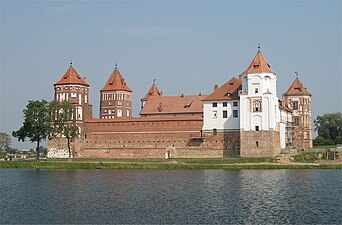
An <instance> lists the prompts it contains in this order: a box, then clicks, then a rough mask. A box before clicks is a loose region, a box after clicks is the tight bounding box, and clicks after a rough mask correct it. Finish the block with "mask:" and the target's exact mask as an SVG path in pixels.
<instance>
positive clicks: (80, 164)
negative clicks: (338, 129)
mask: <svg viewBox="0 0 342 225" xmlns="http://www.w3.org/2000/svg"><path fill="white" fill-rule="evenodd" d="M230 161H232V162H230ZM235 161H236V160H235ZM235 161H234V160H222V159H221V160H220V159H217V160H215V159H173V160H156V159H141V160H129V159H112V160H107V161H102V160H94V159H89V160H86V159H83V160H73V161H72V162H68V161H65V160H64V161H62V160H59V161H58V160H54V161H38V162H36V161H33V160H26V161H24V160H23V161H19V160H18V161H10V162H6V161H0V168H17V169H186V170H191V169H201V170H202V169H225V170H236V169H342V162H341V161H338V162H330V161H329V162H319V163H317V162H314V163H297V162H290V163H277V162H269V161H262V162H235ZM250 161H253V160H250Z"/></svg>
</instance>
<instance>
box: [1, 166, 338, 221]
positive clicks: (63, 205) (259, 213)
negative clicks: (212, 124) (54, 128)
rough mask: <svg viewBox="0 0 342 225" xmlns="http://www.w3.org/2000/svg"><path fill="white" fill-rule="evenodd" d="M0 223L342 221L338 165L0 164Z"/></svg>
mask: <svg viewBox="0 0 342 225" xmlns="http://www.w3.org/2000/svg"><path fill="white" fill-rule="evenodd" d="M0 178H1V181H0V191H1V202H0V203H1V205H0V207H1V209H0V215H1V223H5V224H8V223H26V224H27V223H34V224H36V223H40V224H48V223H59V224H67V223H73V224H80V223H82V224H84V223H87V224H99V223H101V224H103V223H111V224H113V223H125V224H127V223H135V224H151V223H154V224H156V223H158V224H160V223H177V224H179V223H182V224H184V223H195V224H198V223H201V224H208V223H216V224H237V223H240V224H265V223H270V224H303V223H310V224H312V223H313V224H341V223H342V222H341V220H342V171H341V170H42V169H37V170H34V169H0Z"/></svg>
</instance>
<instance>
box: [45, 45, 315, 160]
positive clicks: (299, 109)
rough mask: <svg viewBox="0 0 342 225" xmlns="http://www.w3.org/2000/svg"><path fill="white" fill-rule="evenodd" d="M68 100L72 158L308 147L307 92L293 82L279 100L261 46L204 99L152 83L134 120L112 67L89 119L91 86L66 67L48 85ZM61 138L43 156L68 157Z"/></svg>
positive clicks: (259, 153)
mask: <svg viewBox="0 0 342 225" xmlns="http://www.w3.org/2000/svg"><path fill="white" fill-rule="evenodd" d="M54 90H55V96H54V98H55V100H57V101H64V100H66V101H70V102H71V103H72V104H73V106H74V116H75V117H74V118H76V124H77V126H78V127H79V131H80V132H79V133H80V136H79V138H78V139H77V140H76V141H74V143H73V145H72V149H73V157H94V158H95V157H98V158H170V157H171V158H210V157H212V158H218V157H236V156H241V157H267V156H276V155H278V154H280V150H281V149H284V148H296V149H303V148H311V147H312V129H311V94H310V93H309V91H308V90H307V89H306V88H305V87H304V85H303V84H302V82H301V81H300V80H299V79H298V77H297V78H296V79H295V80H294V82H293V83H292V84H291V85H290V87H289V88H288V90H287V91H286V92H285V93H284V94H283V95H282V100H279V99H278V97H277V74H276V73H275V72H274V71H273V70H272V68H271V66H270V65H269V64H268V63H267V61H266V59H265V58H264V56H263V54H262V52H261V51H260V48H259V50H258V52H257V53H256V56H255V57H254V58H253V60H252V62H251V63H250V64H249V66H248V67H247V69H246V70H244V71H243V72H242V73H241V74H240V75H239V76H238V77H233V78H231V79H229V80H228V81H227V82H226V83H225V84H223V85H222V86H220V87H219V86H218V85H215V86H214V90H213V92H212V93H210V94H209V95H204V94H198V95H190V96H186V95H180V96H165V95H163V93H162V92H161V91H160V90H159V89H158V87H157V86H156V84H155V83H154V82H153V84H152V86H151V87H150V89H149V90H148V92H147V93H146V95H145V96H144V97H143V98H141V111H140V117H132V93H133V91H132V90H131V89H130V88H129V87H128V85H127V83H126V82H125V80H124V78H123V76H122V75H121V73H120V71H119V69H118V67H117V65H116V66H115V69H114V71H113V72H112V74H111V75H110V76H109V79H108V81H107V83H106V84H105V85H104V87H103V88H102V89H101V91H100V110H99V118H93V116H92V105H91V104H90V103H89V100H88V99H89V98H88V94H89V84H88V83H87V82H86V80H85V79H84V78H83V77H82V76H80V75H79V74H78V73H77V71H76V70H75V69H74V67H73V66H72V64H70V67H69V68H68V70H67V71H66V72H65V73H64V75H63V76H62V77H61V78H60V79H59V80H58V81H57V82H56V83H55V84H54ZM66 149H67V148H66V142H65V140H63V138H54V139H51V140H49V141H48V157H68V151H67V150H66Z"/></svg>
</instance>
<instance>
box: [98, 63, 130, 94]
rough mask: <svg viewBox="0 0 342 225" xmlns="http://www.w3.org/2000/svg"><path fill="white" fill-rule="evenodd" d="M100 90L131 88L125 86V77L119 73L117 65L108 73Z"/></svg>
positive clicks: (127, 89)
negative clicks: (106, 79)
mask: <svg viewBox="0 0 342 225" xmlns="http://www.w3.org/2000/svg"><path fill="white" fill-rule="evenodd" d="M101 91H129V92H132V90H131V89H130V88H129V87H128V86H127V84H126V82H125V79H124V78H123V77H122V75H121V74H120V71H119V69H118V67H115V69H114V71H113V73H112V74H111V75H110V77H109V79H108V81H107V83H106V85H105V86H104V87H103V88H102V89H101Z"/></svg>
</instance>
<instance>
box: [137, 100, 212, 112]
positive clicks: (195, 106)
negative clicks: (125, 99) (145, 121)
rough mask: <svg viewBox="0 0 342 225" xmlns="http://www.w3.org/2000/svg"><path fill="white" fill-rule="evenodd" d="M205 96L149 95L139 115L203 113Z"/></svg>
mask: <svg viewBox="0 0 342 225" xmlns="http://www.w3.org/2000/svg"><path fill="white" fill-rule="evenodd" d="M205 97H207V95H188V96H185V95H181V96H151V97H149V98H148V100H147V102H146V103H145V105H144V107H143V109H142V110H141V112H140V115H141V116H143V115H162V114H180V113H181V114H190V113H203V102H202V100H203V99H204V98H205Z"/></svg>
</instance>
